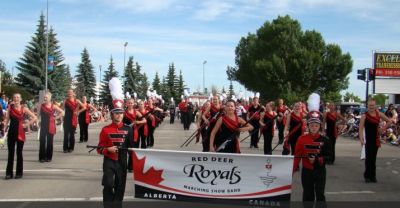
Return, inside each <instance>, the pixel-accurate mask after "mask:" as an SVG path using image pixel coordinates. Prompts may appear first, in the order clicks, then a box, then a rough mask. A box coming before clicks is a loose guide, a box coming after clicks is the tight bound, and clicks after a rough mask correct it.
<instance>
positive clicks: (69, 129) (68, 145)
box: [63, 124, 76, 151]
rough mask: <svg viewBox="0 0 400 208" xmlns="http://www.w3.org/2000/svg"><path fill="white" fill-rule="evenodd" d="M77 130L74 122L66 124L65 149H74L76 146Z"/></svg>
mask: <svg viewBox="0 0 400 208" xmlns="http://www.w3.org/2000/svg"><path fill="white" fill-rule="evenodd" d="M75 130H76V128H75V127H73V126H72V124H65V125H64V144H63V150H64V151H73V150H74V147H75Z"/></svg>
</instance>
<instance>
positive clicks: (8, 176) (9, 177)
mask: <svg viewBox="0 0 400 208" xmlns="http://www.w3.org/2000/svg"><path fill="white" fill-rule="evenodd" d="M12 178H13V177H12V176H10V175H6V177H5V178H4V180H10V179H12Z"/></svg>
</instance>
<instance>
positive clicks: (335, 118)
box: [326, 112, 338, 139]
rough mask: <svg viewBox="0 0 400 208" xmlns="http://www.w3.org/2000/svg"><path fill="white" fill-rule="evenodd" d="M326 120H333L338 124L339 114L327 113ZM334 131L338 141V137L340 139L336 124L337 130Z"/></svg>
mask: <svg viewBox="0 0 400 208" xmlns="http://www.w3.org/2000/svg"><path fill="white" fill-rule="evenodd" d="M326 118H327V119H329V120H331V121H332V122H335V123H336V120H337V114H336V112H334V113H331V112H328V113H326ZM334 131H335V138H336V139H337V137H338V132H337V128H336V124H335V129H334Z"/></svg>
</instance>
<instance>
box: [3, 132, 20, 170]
mask: <svg viewBox="0 0 400 208" xmlns="http://www.w3.org/2000/svg"><path fill="white" fill-rule="evenodd" d="M15 144H17V172H16V175H17V176H22V172H23V169H24V167H23V163H24V159H23V157H22V150H23V148H24V142H22V141H20V140H18V139H17V136H15V137H10V136H9V137H8V138H7V147H8V161H7V169H6V175H7V176H11V177H12V176H13V169H14V155H15Z"/></svg>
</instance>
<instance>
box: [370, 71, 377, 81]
mask: <svg viewBox="0 0 400 208" xmlns="http://www.w3.org/2000/svg"><path fill="white" fill-rule="evenodd" d="M375 73H376V71H375V69H369V80H374V79H375Z"/></svg>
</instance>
